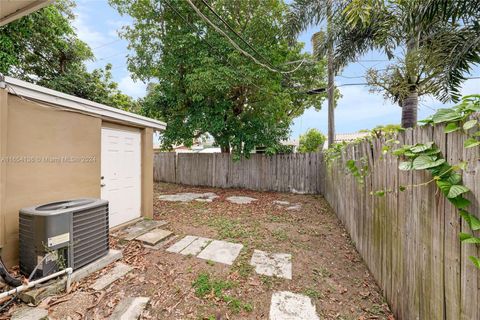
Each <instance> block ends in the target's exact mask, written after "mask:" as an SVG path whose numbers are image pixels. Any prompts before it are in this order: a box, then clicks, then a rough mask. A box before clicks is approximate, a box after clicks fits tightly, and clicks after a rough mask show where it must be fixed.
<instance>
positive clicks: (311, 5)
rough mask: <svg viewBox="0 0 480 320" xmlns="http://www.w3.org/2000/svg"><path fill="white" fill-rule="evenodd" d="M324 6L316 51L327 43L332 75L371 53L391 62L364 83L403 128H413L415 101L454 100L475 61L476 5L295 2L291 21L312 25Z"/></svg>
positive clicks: (454, 0) (479, 47)
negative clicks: (327, 27)
mask: <svg viewBox="0 0 480 320" xmlns="http://www.w3.org/2000/svg"><path fill="white" fill-rule="evenodd" d="M329 1H330V2H332V3H333V4H334V7H335V8H336V10H334V11H333V14H332V25H333V28H332V30H331V31H332V32H331V33H330V34H329V35H328V37H325V38H324V39H323V40H322V41H317V44H318V47H317V52H319V53H320V54H324V53H325V52H326V50H327V48H328V45H329V44H330V43H332V42H333V43H334V44H335V59H334V60H335V65H336V69H337V70H340V69H341V68H342V67H344V66H345V65H347V64H348V63H349V62H351V61H354V60H355V59H358V58H359V57H360V56H361V55H363V54H365V53H366V52H368V51H370V50H372V49H374V50H375V49H376V50H383V51H384V52H385V53H386V55H387V56H388V58H389V59H394V60H395V63H393V64H391V65H389V66H388V67H387V68H386V70H381V71H379V70H370V71H369V73H368V77H367V80H368V82H369V83H370V84H371V85H372V86H373V89H375V90H381V91H382V92H384V94H385V96H386V97H388V98H391V99H392V100H393V101H395V102H397V103H398V104H399V105H400V107H401V108H402V126H403V127H413V126H415V125H416V122H417V109H418V98H419V96H421V95H431V96H434V97H436V98H438V99H441V100H443V101H447V100H449V99H452V100H457V99H458V98H459V94H460V93H459V90H460V87H461V83H462V82H463V81H464V79H465V75H466V74H467V73H468V72H469V71H470V70H471V67H472V64H475V63H479V62H480V57H479V52H480V38H479V33H480V24H479V23H478V20H479V18H480V11H479V10H478V8H479V5H480V1H478V0H472V1H466V0H438V1H437V0H411V1H404V0H348V1H341V0H321V1H316V0H297V1H296V2H295V6H294V8H295V11H294V12H296V15H294V16H295V17H296V18H297V21H299V22H302V21H303V22H304V24H303V25H305V23H306V22H308V23H312V22H318V21H320V19H319V18H318V17H325V7H326V3H327V2H329ZM294 21H295V20H294ZM294 25H295V24H294ZM297 25H300V26H302V24H301V23H297Z"/></svg>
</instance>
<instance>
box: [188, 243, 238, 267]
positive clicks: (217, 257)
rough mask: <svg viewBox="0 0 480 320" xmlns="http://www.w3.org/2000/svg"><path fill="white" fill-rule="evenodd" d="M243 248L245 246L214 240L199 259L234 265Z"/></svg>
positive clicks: (201, 253)
mask: <svg viewBox="0 0 480 320" xmlns="http://www.w3.org/2000/svg"><path fill="white" fill-rule="evenodd" d="M242 248H243V244H240V243H232V242H226V241H219V240H213V241H212V242H210V244H209V245H208V246H207V247H206V248H205V249H203V250H202V252H200V254H199V255H198V256H197V257H198V258H200V259H205V260H211V261H215V262H219V263H224V264H228V265H232V264H233V262H234V261H235V259H236V258H237V257H238V255H239V254H240V251H241V250H242Z"/></svg>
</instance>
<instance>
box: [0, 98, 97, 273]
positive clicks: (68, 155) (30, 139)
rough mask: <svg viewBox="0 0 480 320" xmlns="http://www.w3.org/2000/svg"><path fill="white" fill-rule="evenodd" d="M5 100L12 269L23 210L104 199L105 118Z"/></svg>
mask: <svg viewBox="0 0 480 320" xmlns="http://www.w3.org/2000/svg"><path fill="white" fill-rule="evenodd" d="M2 91H3V93H2ZM4 92H5V91H4V90H0V102H1V101H2V100H1V99H2V95H3V97H4V100H5V95H6V94H5V93H4ZM6 100H7V103H6V104H5V103H0V126H1V130H0V141H1V143H0V146H2V145H3V148H0V152H1V154H0V156H2V159H3V163H2V168H1V170H0V181H1V184H2V188H1V189H0V192H1V193H0V209H1V211H0V214H1V217H0V218H1V219H2V220H0V221H3V222H4V223H2V224H1V229H2V230H1V232H0V242H1V244H2V245H3V246H2V258H3V259H4V260H5V262H6V263H7V264H8V265H11V264H12V263H16V262H17V255H18V210H19V209H20V208H22V207H27V206H32V205H35V204H41V203H45V202H50V201H55V200H61V199H68V198H77V197H100V176H101V173H100V153H101V148H100V147H101V146H100V144H101V126H102V120H101V119H99V118H95V117H92V116H88V115H83V114H79V113H73V112H68V111H61V110H60V109H58V108H51V107H49V106H47V105H40V104H38V103H34V102H29V101H25V100H22V99H21V98H18V97H16V96H13V95H7V97H6ZM42 106H43V107H42ZM2 150H3V151H2ZM62 157H63V158H62Z"/></svg>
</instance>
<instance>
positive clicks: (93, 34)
mask: <svg viewBox="0 0 480 320" xmlns="http://www.w3.org/2000/svg"><path fill="white" fill-rule="evenodd" d="M75 13H76V15H75V20H74V21H73V26H74V27H75V29H76V30H77V35H78V37H79V38H80V39H81V40H83V41H85V42H86V43H87V44H88V45H89V46H90V47H91V48H95V47H98V46H100V45H103V44H104V43H107V42H109V41H112V38H111V37H107V36H105V34H104V33H101V32H98V31H96V30H94V29H93V28H92V27H91V24H90V22H89V21H88V19H87V18H86V17H88V16H89V14H88V8H86V7H84V6H77V8H76V10H75Z"/></svg>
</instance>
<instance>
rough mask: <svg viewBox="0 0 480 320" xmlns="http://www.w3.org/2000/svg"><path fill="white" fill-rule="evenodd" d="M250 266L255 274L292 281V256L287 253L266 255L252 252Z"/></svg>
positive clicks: (261, 252) (266, 253)
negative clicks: (253, 268)
mask: <svg viewBox="0 0 480 320" xmlns="http://www.w3.org/2000/svg"><path fill="white" fill-rule="evenodd" d="M250 265H252V266H254V267H255V272H257V273H258V274H263V275H266V276H269V277H273V276H276V277H280V278H285V279H289V280H291V279H292V255H291V254H287V253H268V252H264V251H260V250H254V251H253V256H252V259H251V260H250Z"/></svg>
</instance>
